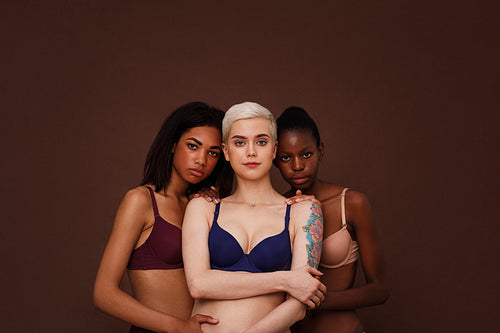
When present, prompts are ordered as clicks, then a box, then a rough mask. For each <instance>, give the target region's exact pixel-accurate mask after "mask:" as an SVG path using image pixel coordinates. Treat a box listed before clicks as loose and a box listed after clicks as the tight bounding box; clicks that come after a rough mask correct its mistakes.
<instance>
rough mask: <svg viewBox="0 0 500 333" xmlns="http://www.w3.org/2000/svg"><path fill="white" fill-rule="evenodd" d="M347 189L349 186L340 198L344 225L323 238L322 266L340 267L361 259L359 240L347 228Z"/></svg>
mask: <svg viewBox="0 0 500 333" xmlns="http://www.w3.org/2000/svg"><path fill="white" fill-rule="evenodd" d="M347 190H348V188H344V190H343V191H342V194H341V199H340V205H341V212H342V227H341V228H340V230H338V231H336V232H334V233H333V234H331V235H330V236H328V237H327V238H325V239H324V240H323V250H322V255H321V261H320V263H319V265H320V266H322V267H326V268H338V267H342V266H345V265H347V264H350V263H352V262H355V261H357V260H358V259H359V247H358V242H356V241H354V240H352V238H351V235H350V234H349V231H348V230H347V222H346V218H345V193H346V192H347Z"/></svg>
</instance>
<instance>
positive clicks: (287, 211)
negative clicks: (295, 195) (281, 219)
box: [285, 205, 292, 230]
mask: <svg viewBox="0 0 500 333" xmlns="http://www.w3.org/2000/svg"><path fill="white" fill-rule="evenodd" d="M290 207H292V206H291V205H286V214H285V230H288V222H290Z"/></svg>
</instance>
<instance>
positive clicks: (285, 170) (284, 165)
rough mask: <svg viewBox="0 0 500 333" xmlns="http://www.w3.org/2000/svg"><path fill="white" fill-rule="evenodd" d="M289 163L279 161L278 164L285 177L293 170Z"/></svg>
mask: <svg viewBox="0 0 500 333" xmlns="http://www.w3.org/2000/svg"><path fill="white" fill-rule="evenodd" d="M289 165H290V163H283V162H280V161H278V164H277V166H278V169H279V171H280V173H281V175H282V176H283V177H286V176H287V175H288V174H289V173H290V172H291V170H292V169H291V168H290V167H289Z"/></svg>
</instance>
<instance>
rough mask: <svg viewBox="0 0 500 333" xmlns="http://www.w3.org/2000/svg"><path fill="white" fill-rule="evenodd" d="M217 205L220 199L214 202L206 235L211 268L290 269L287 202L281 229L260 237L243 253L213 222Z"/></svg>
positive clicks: (288, 211) (249, 270) (253, 270)
mask: <svg viewBox="0 0 500 333" xmlns="http://www.w3.org/2000/svg"><path fill="white" fill-rule="evenodd" d="M219 209H220V203H219V204H217V206H216V209H215V213H214V221H213V223H212V228H211V229H210V233H209V237H208V247H209V251H210V266H211V268H212V269H218V270H223V271H246V272H252V273H260V272H273V271H279V270H289V269H290V265H291V262H292V251H291V244H290V234H289V232H288V222H289V214H290V206H289V205H288V206H287V213H286V216H285V228H284V229H283V231H282V232H280V233H279V234H277V235H273V236H269V237H267V238H265V239H263V240H262V241H261V242H259V243H258V244H257V245H256V246H255V247H254V248H253V249H252V250H251V251H250V252H249V253H248V254H247V253H244V251H243V249H242V248H241V246H240V244H239V243H238V241H237V240H236V238H234V236H233V235H231V234H230V233H229V232H227V231H226V230H224V229H222V228H221V227H220V226H219V224H218V223H217V219H218V215H219Z"/></svg>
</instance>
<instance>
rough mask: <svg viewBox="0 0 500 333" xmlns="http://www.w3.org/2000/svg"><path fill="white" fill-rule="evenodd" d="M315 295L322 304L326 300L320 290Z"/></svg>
mask: <svg viewBox="0 0 500 333" xmlns="http://www.w3.org/2000/svg"><path fill="white" fill-rule="evenodd" d="M314 295H315V296H316V297H317V298H318V300H319V302H320V303H321V302H323V301H324V300H325V294H323V293H322V292H321V291H320V290H318V291H317V292H316V293H315V294H314Z"/></svg>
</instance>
